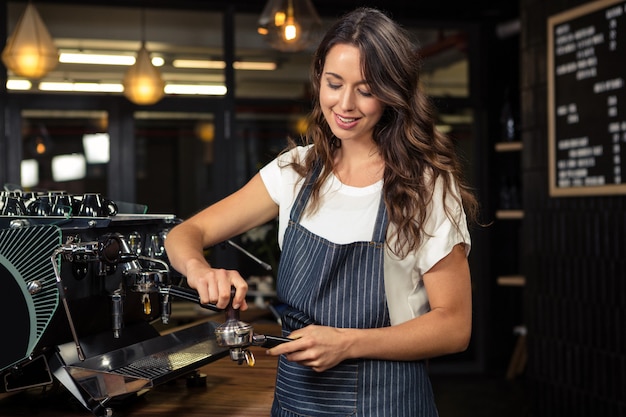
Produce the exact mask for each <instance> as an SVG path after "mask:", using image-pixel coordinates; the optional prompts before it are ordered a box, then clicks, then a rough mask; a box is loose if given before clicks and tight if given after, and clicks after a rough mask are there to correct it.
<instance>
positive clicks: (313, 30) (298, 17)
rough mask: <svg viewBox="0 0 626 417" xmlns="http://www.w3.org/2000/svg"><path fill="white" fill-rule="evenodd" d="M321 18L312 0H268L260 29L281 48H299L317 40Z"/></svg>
mask: <svg viewBox="0 0 626 417" xmlns="http://www.w3.org/2000/svg"><path fill="white" fill-rule="evenodd" d="M321 27H322V21H321V19H320V17H319V15H318V14H317V11H316V10H315V7H314V6H313V4H312V3H311V0H268V2H267V4H266V5H265V8H264V9H263V12H262V13H261V17H259V22H258V32H259V34H261V35H262V36H263V37H264V38H265V40H266V41H267V43H268V44H269V45H270V46H271V47H273V48H275V49H278V50H279V51H283V52H299V51H302V50H304V49H306V48H307V47H308V46H309V45H311V44H312V43H313V42H315V41H316V40H317V37H318V35H319V30H320V29H321Z"/></svg>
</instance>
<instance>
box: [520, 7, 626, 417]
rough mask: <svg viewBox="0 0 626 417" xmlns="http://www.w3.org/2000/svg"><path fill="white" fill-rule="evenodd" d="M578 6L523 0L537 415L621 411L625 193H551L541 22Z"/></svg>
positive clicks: (527, 233) (625, 353)
mask: <svg viewBox="0 0 626 417" xmlns="http://www.w3.org/2000/svg"><path fill="white" fill-rule="evenodd" d="M584 3H587V2H585V1H580V0H559V1H545V0H522V1H521V67H520V70H521V71H520V75H521V78H520V92H521V106H522V107H521V109H522V110H521V121H522V141H523V146H524V150H523V154H522V155H523V157H522V172H523V184H524V195H523V197H524V212H525V217H524V220H523V239H522V242H523V243H522V254H521V264H522V266H523V269H524V271H523V272H524V274H525V276H526V282H527V284H526V289H525V291H526V293H525V318H526V324H527V327H528V353H529V359H528V368H527V381H528V387H529V398H530V399H531V401H532V405H531V407H532V415H533V416H551V417H559V416H568V417H573V416H626V256H625V255H626V243H625V240H626V237H625V232H626V211H625V210H624V209H625V206H626V204H625V203H626V198H625V197H624V196H603V197H561V198H551V197H550V196H549V192H548V109H547V71H546V67H547V55H546V53H547V52H546V51H547V20H548V18H549V17H550V16H552V15H554V14H558V13H560V12H562V11H565V10H568V9H570V8H574V7H576V6H578V5H581V4H584ZM622 29H623V28H622ZM622 116H623V115H622Z"/></svg>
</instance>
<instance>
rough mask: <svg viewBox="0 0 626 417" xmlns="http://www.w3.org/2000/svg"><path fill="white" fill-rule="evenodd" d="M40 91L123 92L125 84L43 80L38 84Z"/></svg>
mask: <svg viewBox="0 0 626 417" xmlns="http://www.w3.org/2000/svg"><path fill="white" fill-rule="evenodd" d="M38 88H39V90H40V91H66V92H81V93H121V92H123V91H124V86H123V85H122V84H120V83H90V82H66V81H58V82H56V81H42V82H40V83H39V86H38Z"/></svg>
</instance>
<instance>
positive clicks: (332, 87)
mask: <svg viewBox="0 0 626 417" xmlns="http://www.w3.org/2000/svg"><path fill="white" fill-rule="evenodd" d="M328 87H329V88H330V89H332V90H338V89H339V88H340V87H341V85H340V84H333V83H328Z"/></svg>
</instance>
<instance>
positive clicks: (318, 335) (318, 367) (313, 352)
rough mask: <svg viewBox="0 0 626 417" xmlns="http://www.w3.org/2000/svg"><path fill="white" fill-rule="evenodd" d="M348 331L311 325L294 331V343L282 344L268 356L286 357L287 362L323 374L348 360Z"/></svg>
mask: <svg viewBox="0 0 626 417" xmlns="http://www.w3.org/2000/svg"><path fill="white" fill-rule="evenodd" d="M346 330H347V329H337V328H334V327H327V326H318V325H314V324H312V325H310V326H307V327H304V328H302V329H298V330H295V331H293V332H292V333H291V334H290V335H289V338H291V339H294V340H293V342H287V343H282V344H280V345H278V346H276V347H274V348H272V349H269V350H268V351H267V354H268V355H272V356H279V355H285V357H286V358H287V360H289V361H291V362H296V363H299V364H300V365H303V366H308V367H310V368H311V369H313V370H314V371H316V372H323V371H325V370H327V369H330V368H332V367H334V366H336V365H338V364H339V363H340V362H341V361H343V360H345V359H348V357H349V355H348V346H349V343H348V339H347V337H346Z"/></svg>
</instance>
